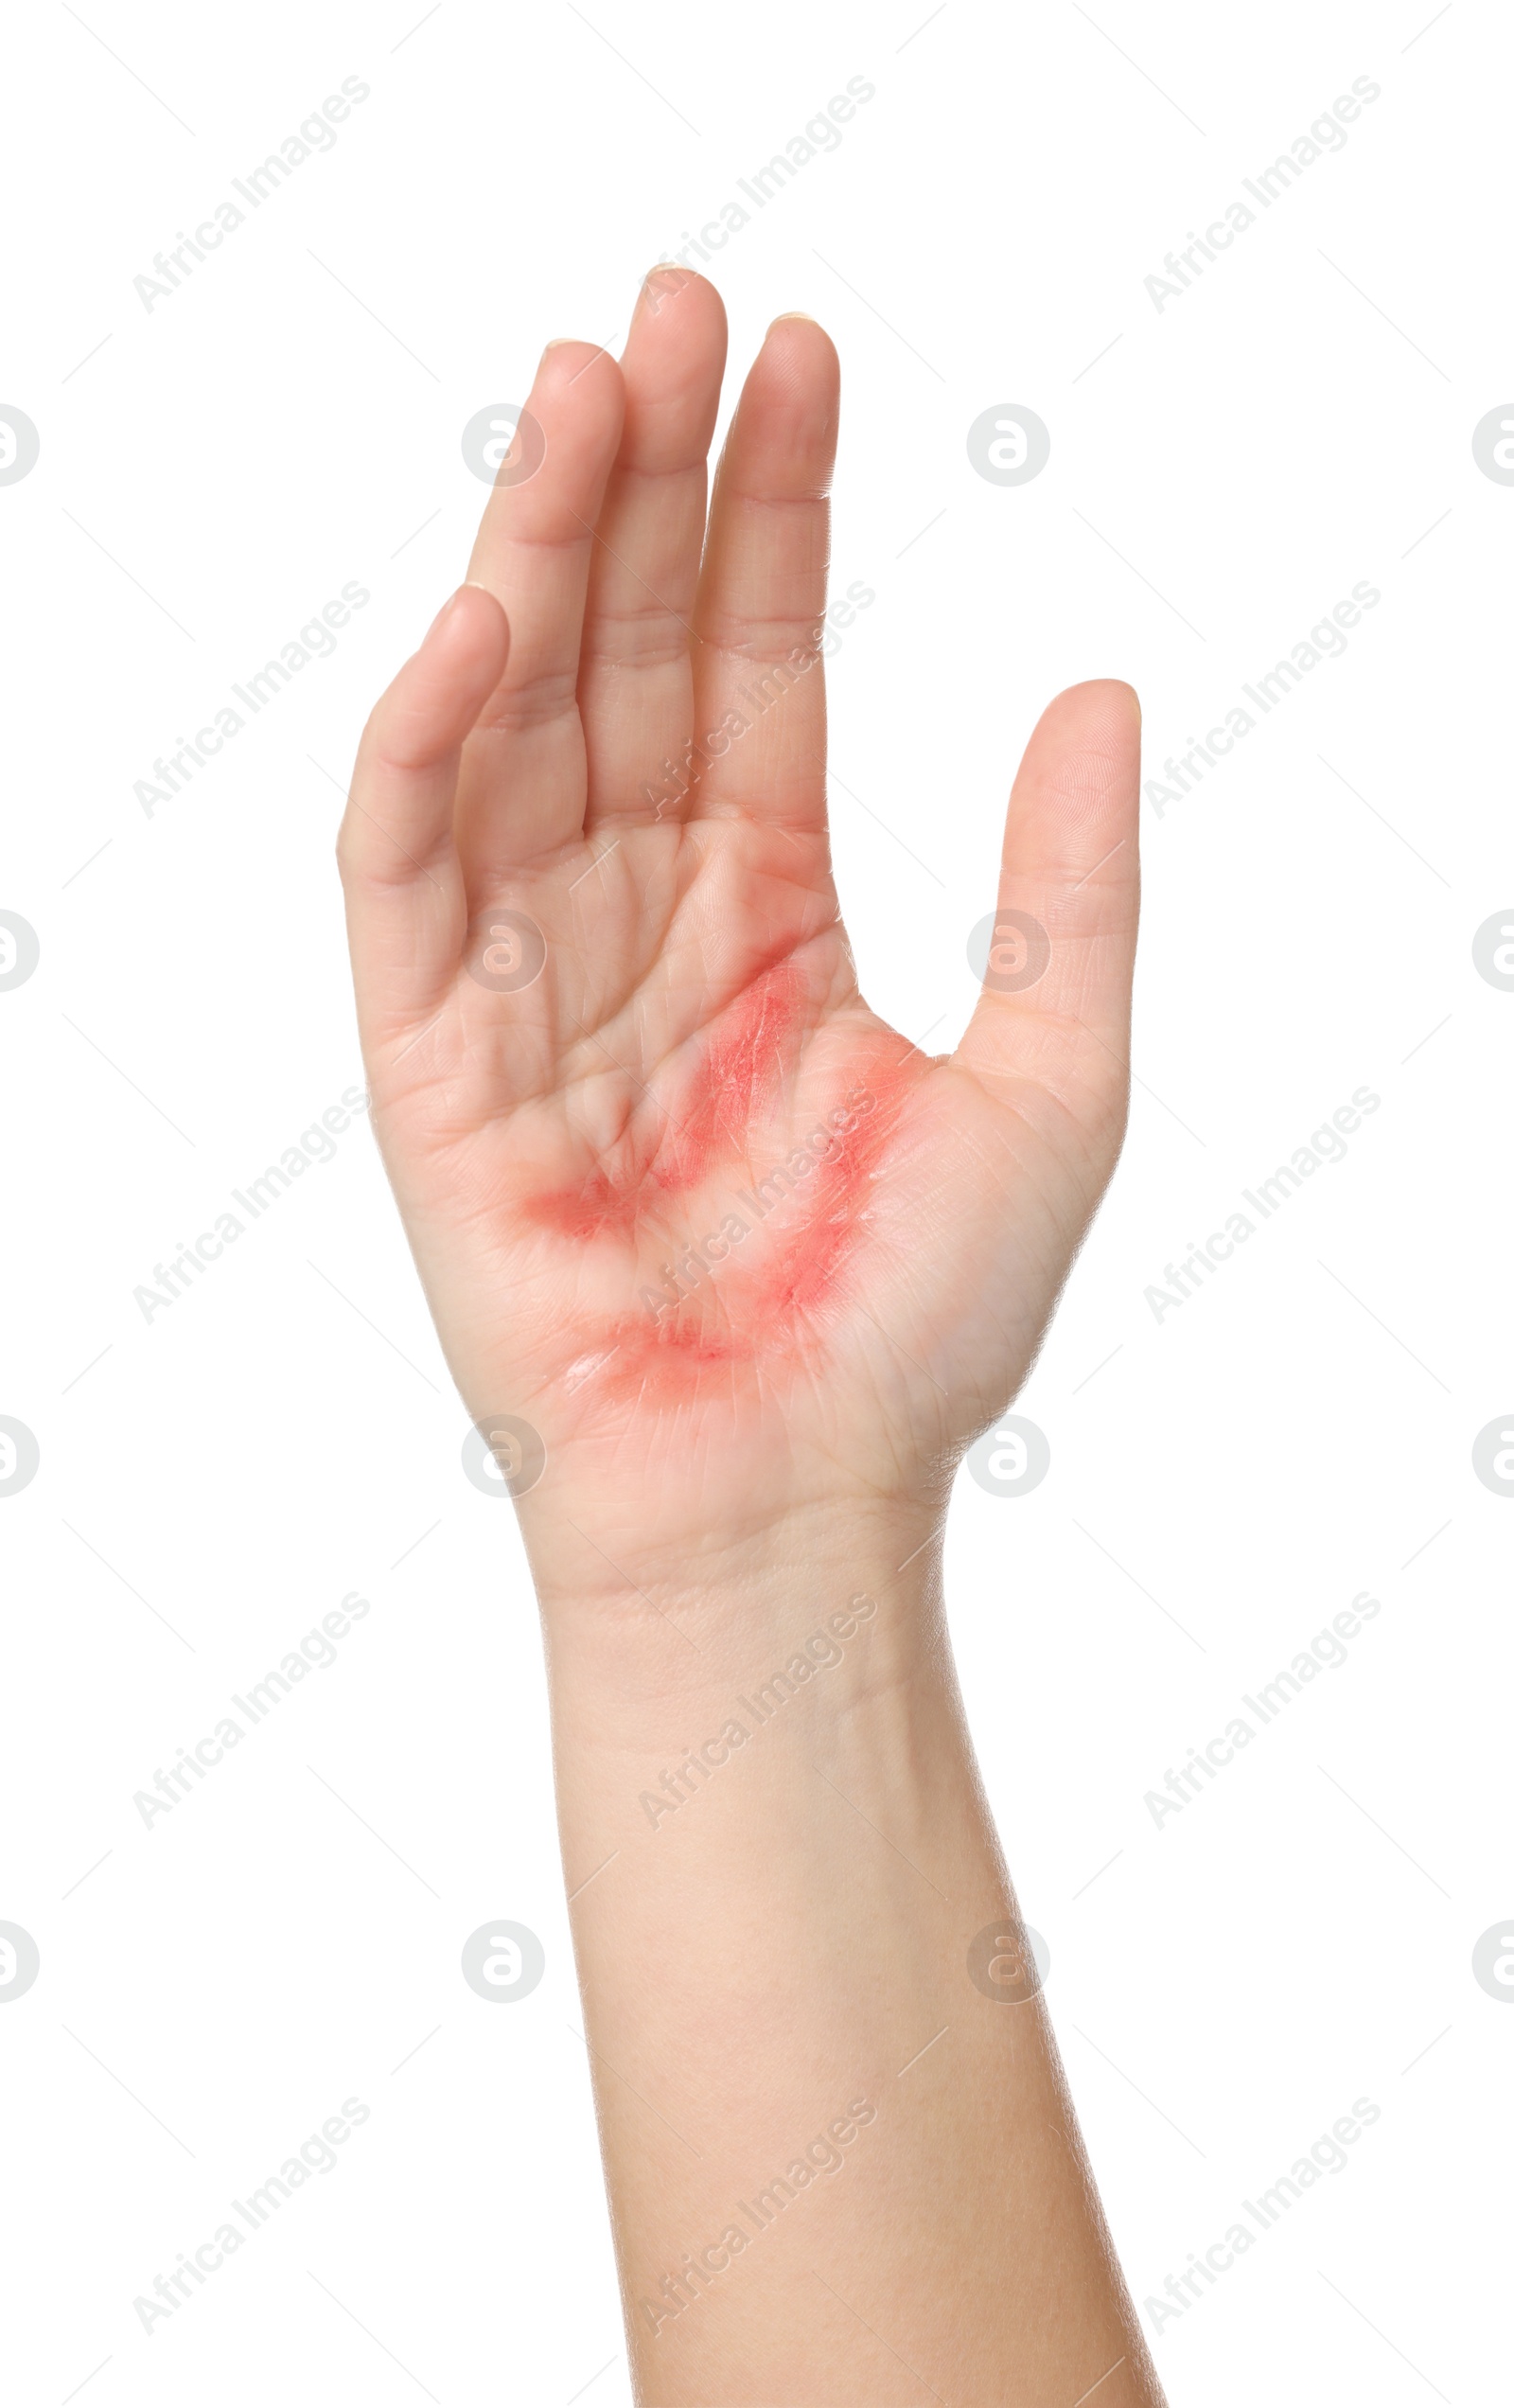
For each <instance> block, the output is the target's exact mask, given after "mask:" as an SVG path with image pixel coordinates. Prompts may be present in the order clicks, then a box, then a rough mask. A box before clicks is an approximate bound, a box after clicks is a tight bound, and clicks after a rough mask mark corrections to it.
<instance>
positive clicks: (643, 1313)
mask: <svg viewBox="0 0 1514 2408" xmlns="http://www.w3.org/2000/svg"><path fill="white" fill-rule="evenodd" d="M724 356H725V318H724V311H723V310H722V308H721V304H720V301H719V298H718V296H717V295H716V293H715V292H714V291H713V288H712V287H711V286H710V285H708V284H706V283H705V282H704V281H703V279H702V278H700V277H698V276H696V275H691V274H683V273H682V272H680V271H654V274H653V275H652V277H650V278H649V279H648V282H647V285H646V286H645V287H644V288H643V294H642V297H641V300H640V302H639V304H638V309H637V313H636V317H635V319H634V322H633V324H632V327H631V330H630V334H629V336H628V339H627V342H626V345H625V356H624V358H623V360H622V361H621V362H620V363H619V364H617V363H615V362H614V361H613V360H611V359H610V358H609V357H608V356H607V354H605V353H604V352H602V351H599V350H597V349H596V348H595V347H594V346H593V345H589V344H582V343H563V344H556V345H550V346H549V348H548V350H547V352H546V354H545V355H544V357H543V359H542V362H541V365H540V368H539V370H538V372H537V380H536V382H535V385H534V386H533V389H532V392H531V396H530V399H529V402H528V405H527V407H528V410H529V412H530V416H531V418H532V419H534V420H535V422H536V424H537V427H538V428H539V429H540V431H541V434H542V436H543V437H544V441H545V449H544V452H543V455H542V457H541V460H540V465H539V466H538V467H537V468H536V469H535V471H534V472H533V473H530V474H528V475H526V476H524V477H523V478H522V479H521V481H519V482H515V483H510V482H502V483H501V484H499V485H498V486H497V487H496V488H495V490H494V492H493V493H492V495H491V497H490V500H489V503H488V505H487V507H486V509H485V512H484V521H483V524H482V527H481V529H480V533H479V538H478V541H477V544H476V546H475V549H474V553H473V558H472V560H471V563H470V566H469V570H468V577H469V582H468V583H467V584H466V585H465V586H464V587H463V588H462V589H461V590H460V591H459V592H458V593H456V594H455V595H454V596H453V597H452V599H451V601H450V602H449V604H448V605H447V606H446V608H445V609H444V610H443V611H442V613H441V615H440V616H439V618H438V619H437V620H436V622H435V624H434V625H433V626H432V628H431V631H430V633H429V634H428V635H427V637H426V639H425V641H424V642H423V644H422V645H421V646H420V649H419V650H418V651H417V652H416V653H415V655H414V658H413V659H412V660H410V661H409V662H407V664H405V666H404V667H403V668H402V669H401V670H400V672H399V675H398V676H397V677H396V680H395V682H394V683H393V685H391V687H390V688H389V690H388V692H387V693H386V694H385V695H384V696H383V698H382V699H381V700H380V701H379V703H378V707H377V709H376V710H375V712H374V714H373V717H372V718H371V719H370V721H369V723H368V726H367V729H366V731H365V733H364V735H363V738H362V743H361V751H360V754H359V759H358V765H357V770H356V772H355V775H354V779H353V785H352V795H351V803H350V806H349V808H348V812H347V816H346V819H345V821H344V823H343V832H342V840H341V845H340V858H341V863H342V870H343V881H344V884H345V889H346V898H347V913H348V925H349V931H350V937H351V946H352V957H353V965H354V974H355V978H356V983H357V994H358V1005H359V1015H360V1021H361V1035H362V1043H363V1052H364V1056H365V1059H366V1062H367V1068H368V1078H369V1084H370V1089H371V1092H372V1097H373V1110H374V1119H375V1124H376V1128H377V1131H378V1139H379V1142H380V1145H381V1147H382V1150H383V1153H384V1157H385V1160H386V1162H387V1164H388V1168H389V1172H390V1176H391V1177H392V1179H393V1182H394V1185H395V1189H396V1194H397V1195H398V1198H399V1203H400V1208H401V1211H402V1213H403V1214H404V1216H405V1221H406V1226H407V1228H408V1230H409V1233H410V1237H411V1242H412V1245H413V1247H414V1251H415V1256H416V1260H417V1262H418V1264H419V1266H420V1271H421V1275H422V1278H423V1280H424V1282H425V1284H426V1289H427V1293H428V1296H429V1298H430V1300H431V1308H432V1310H433V1312H434V1314H435V1318H436V1322H437V1327H438V1329H439V1331H440V1334H441V1337H442V1342H443V1345H444V1347H445V1348H446V1351H447V1355H448V1358H449V1363H450V1365H451V1368H452V1371H453V1373H454V1375H455V1377H456V1379H457V1383H458V1386H459V1388H460V1390H461V1391H462V1393H463V1396H464V1398H465V1400H466V1401H467V1408H468V1411H469V1413H470V1414H472V1415H475V1416H491V1415H498V1414H509V1415H512V1416H515V1417H518V1418H519V1419H521V1420H524V1421H525V1422H527V1423H529V1424H530V1425H532V1426H533V1427H534V1428H535V1429H536V1430H537V1431H538V1432H539V1434H540V1437H541V1439H542V1440H543V1442H544V1443H545V1447H546V1452H547V1469H546V1472H545V1474H544V1476H543V1478H542V1480H541V1482H540V1483H539V1485H538V1486H537V1488H536V1489H535V1490H534V1491H533V1492H532V1495H531V1496H529V1497H528V1498H526V1499H525V1500H524V1504H523V1513H524V1516H525V1520H526V1525H527V1533H528V1538H530V1539H531V1542H532V1545H533V1549H534V1550H537V1551H539V1550H542V1549H549V1548H550V1545H551V1544H552V1541H551V1538H550V1534H549V1515H550V1513H551V1505H550V1500H551V1499H554V1498H555V1500H556V1501H557V1505H558V1508H559V1510H560V1511H561V1510H567V1509H568V1508H569V1507H570V1506H571V1509H572V1512H573V1513H575V1514H579V1518H580V1520H581V1519H582V1518H583V1514H584V1513H586V1512H587V1513H589V1514H591V1516H592V1522H593V1531H594V1532H595V1541H594V1557H597V1558H598V1559H599V1560H598V1561H597V1563H596V1561H595V1560H594V1557H585V1556H584V1555H583V1553H582V1550H580V1556H579V1559H578V1562H577V1566H576V1568H575V1577H576V1578H579V1579H582V1578H583V1577H584V1575H585V1571H586V1569H587V1571H588V1574H589V1576H590V1577H593V1576H594V1574H595V1573H596V1572H597V1573H598V1574H599V1575H602V1576H603V1581H604V1585H605V1587H606V1590H607V1592H608V1591H609V1590H610V1589H617V1590H619V1591H620V1592H621V1593H624V1589H625V1581H624V1580H622V1579H620V1578H618V1577H617V1575H616V1572H615V1571H614V1570H613V1569H612V1567H611V1565H610V1561H609V1558H611V1557H612V1558H613V1562H614V1566H615V1567H625V1565H626V1564H627V1563H629V1562H630V1560H631V1558H632V1557H633V1556H634V1565H633V1566H632V1570H633V1572H634V1577H635V1580H636V1582H637V1584H638V1585H643V1586H646V1585H653V1584H655V1583H656V1581H657V1580H658V1579H659V1578H660V1576H661V1572H660V1567H662V1566H664V1565H667V1566H669V1567H671V1566H672V1565H673V1564H674V1563H675V1562H678V1563H680V1564H681V1563H685V1562H687V1561H688V1560H689V1558H690V1556H691V1552H692V1553H693V1554H695V1555H697V1554H698V1553H699V1551H700V1550H701V1549H704V1550H705V1551H706V1554H707V1555H708V1549H709V1548H710V1546H711V1545H712V1544H713V1541H712V1537H711V1534H712V1533H718V1534H719V1541H718V1543H719V1545H720V1546H721V1547H731V1548H739V1547H740V1546H741V1545H742V1544H743V1543H744V1542H745V1540H746V1539H747V1538H748V1536H750V1537H751V1538H752V1539H754V1540H755V1539H756V1538H757V1536H758V1535H759V1534H760V1533H763V1532H771V1531H772V1530H773V1529H774V1528H775V1527H778V1526H789V1527H791V1528H792V1529H793V1530H794V1531H795V1532H801V1531H802V1530H803V1529H804V1527H805V1525H806V1521H807V1518H808V1517H809V1516H810V1515H811V1514H813V1513H814V1512H816V1511H820V1510H826V1509H829V1508H830V1507H831V1506H833V1505H835V1504H836V1503H838V1502H839V1503H842V1504H844V1505H845V1506H846V1507H848V1508H849V1509H850V1510H853V1511H854V1509H855V1508H856V1507H857V1506H858V1505H861V1506H864V1507H871V1506H874V1505H878V1506H882V1507H883V1508H885V1509H888V1510H890V1511H899V1512H902V1514H903V1515H904V1516H905V1517H906V1518H907V1517H908V1516H910V1515H915V1516H919V1517H922V1518H923V1520H928V1519H929V1518H930V1517H932V1516H934V1515H936V1514H939V1512H940V1509H941V1507H942V1502H943V1499H944V1494H945V1489H946V1487H947V1485H948V1484H949V1480H950V1476H951V1471H952V1469H953V1467H954V1465H955V1462H956V1461H957V1459H958V1457H959V1453H960V1451H961V1449H962V1448H963V1446H964V1445H965V1444H966V1443H968V1442H969V1441H970V1440H971V1439H972V1438H973V1436H974V1435H975V1434H976V1433H977V1431H979V1430H980V1429H982V1428H983V1427H984V1426H985V1425H987V1423H988V1422H989V1420H990V1419H991V1418H992V1416H993V1415H995V1413H997V1412H999V1411H1001V1410H1002V1409H1003V1408H1004V1406H1005V1404H1006V1403H1007V1401H1008V1400H1009V1398H1010V1397H1011V1395H1012V1393H1013V1391H1014V1390H1015V1388H1016V1387H1017V1386H1018V1385H1019V1383H1020V1381H1021V1380H1022V1379H1023V1378H1024V1376H1025V1373H1026V1371H1027V1369H1028V1367H1029V1365H1030V1361H1031V1359H1032V1357H1033V1355H1034V1353H1035V1350H1036V1347H1037V1345H1038V1343H1039V1341H1040V1338H1041V1336H1042V1333H1043V1331H1044V1329H1045V1326H1046V1323H1047V1318H1048V1316H1049V1313H1050V1311H1051V1307H1052V1304H1053V1302H1054V1301H1055V1298H1056V1295H1057V1292H1058V1289H1059V1287H1060V1286H1061V1284H1062V1282H1063V1280H1064V1278H1065V1274H1066V1271H1067V1267H1068V1265H1069V1263H1070V1262H1071V1259H1072V1256H1073V1253H1074V1251H1075V1249H1076V1248H1077V1246H1078V1244H1079V1241H1080V1239H1081V1237H1082V1235H1083V1231H1084V1229H1085V1227H1086V1225H1087V1222H1088V1219H1089V1216H1090V1214H1091V1213H1092V1212H1093V1210H1094V1207H1095V1205H1096V1204H1097V1202H1098V1200H1099V1197H1100V1194H1101V1193H1102V1190H1103V1188H1104V1185H1105V1183H1106V1181H1107V1179H1108V1177H1109V1174H1110V1171H1111V1168H1112V1166H1113V1163H1114V1160H1115V1156H1116V1153H1117V1151H1118V1144H1119V1139H1120V1134H1121V1130H1122V1126H1123V1117H1124V1103H1125V1093H1126V1081H1127V1071H1126V1060H1127V1045H1128V1031H1129V1001H1130V983H1131V971H1132V964H1133V957H1134V949H1135V936H1136V900H1137V872H1136V804H1137V794H1138V784H1137V778H1138V747H1139V712H1138V707H1137V705H1136V698H1135V696H1134V694H1133V693H1132V692H1131V690H1130V688H1129V687H1128V686H1125V685H1121V684H1118V683H1114V682H1096V683H1091V684H1086V685H1081V686H1075V687H1073V688H1072V689H1070V691H1068V692H1067V693H1065V694H1063V695H1062V696H1060V697H1059V698H1058V699H1057V700H1056V701H1055V702H1053V703H1052V704H1051V706H1050V707H1049V709H1048V710H1047V713H1046V714H1045V716H1044V717H1043V718H1042V719H1041V722H1040V724H1039V726H1038V727H1037V728H1036V730H1035V733H1034V734H1033V735H1032V736H1031V739H1030V745H1029V747H1028V749H1027V752H1026V755H1025V759H1024V761H1023V763H1022V765H1021V768H1020V772H1019V775H1018V778H1017V779H1016V782H1015V785H1014V789H1013V794H1012V801H1011V806H1010V812H1009V822H1008V831H1007V835H1006V839H1005V845H1004V855H1003V867H1002V874H1001V877H1000V882H999V893H998V903H999V908H1000V909H1001V910H1009V911H1012V912H1017V913H1020V914H1029V915H1030V919H1031V920H1033V921H1034V922H1036V923H1038V924H1039V927H1040V928H1041V929H1042V930H1044V931H1045V933H1046V938H1047V941H1048V945H1049V953H1048V957H1047V963H1046V967H1045V970H1044V972H1043V974H1042V975H1041V976H1040V977H1039V979H1037V980H1036V981H1035V983H1031V984H1029V985H1025V986H1022V987H1020V988H1018V990H1017V991H1009V992H1005V991H996V990H993V989H990V988H987V987H986V988H985V991H984V992H983V994H982V996H981V999H980V1000H979V1002H978V1005H977V1010H976V1011H975V1013H974V1015H973V1018H972V1020H971V1022H970V1024H969V1026H968V1029H967V1031H966V1034H965V1036H963V1038H962V1041H961V1043H960V1044H959V1047H958V1048H957V1051H956V1052H955V1054H950V1055H947V1056H943V1057H939V1058H929V1057H927V1056H926V1055H925V1054H923V1053H922V1052H921V1051H920V1050H919V1048H918V1047H917V1046H915V1045H912V1044H911V1043H910V1041H909V1040H908V1038H907V1036H901V1035H899V1034H898V1033H897V1032H895V1031H894V1030H892V1029H890V1028H889V1027H888V1025H887V1024H886V1023H885V1022H884V1021H882V1020H881V1019H880V1018H878V1017H877V1015H876V1014H875V1013H873V1012H872V1011H871V1010H870V1009H869V1008H868V1006H867V1004H866V1003H865V1002H864V1001H863V1000H862V997H861V995H860V994H859V993H858V990H857V983H856V973H855V968H854V963H853V958H852V953H851V950H850V947H849V946H848V944H847V940H846V936H845V934H844V932H843V930H842V927H841V923H840V919H839V916H838V910H837V903H836V891H835V887H834V885H833V883H832V876H831V866H830V855H829V847H828V841H827V834H826V811H825V718H824V697H823V676H824V672H823V669H822V667H821V666H820V665H819V637H820V630H821V616H822V612H823V610H824V604H825V595H824V586H825V564H826V546H827V524H828V512H827V505H826V501H825V493H826V489H827V485H828V481H829V478H830V474H831V469H832V464H833V459H834V454H835V446H836V416H837V387H838V372H837V364H836V354H835V351H834V349H833V347H832V345H831V343H830V341H829V339H828V338H827V336H826V335H825V334H824V333H823V332H822V331H821V329H820V328H819V326H817V325H816V324H815V323H814V322H813V321H812V320H809V319H805V318H781V319H779V320H778V321H777V322H776V323H775V325H774V326H773V327H772V328H769V330H768V334H767V337H766V342H765V343H764V345H763V348H762V350H761V352H760V353H759V355H758V358H757V360H756V363H755V364H754V365H753V367H752V370H751V373H750V375H749V376H748V380H747V383H746V386H745V388H744V391H743V394H742V398H741V403H740V407H739V409H738V411H737V414H736V416H735V419H734V421H733V423H732V426H731V434H730V437H729V440H728V442H727V445H726V449H725V452H724V455H723V458H722V461H721V464H720V469H719V473H718V477H717V479H716V484H715V489H714V496H713V506H712V507H711V511H710V519H709V528H708V534H707V533H706V527H705V502H706V455H707V452H708V449H709V444H710V439H711V435H712V433H713V424H714V418H715V411H716V404H717V399H718V395H719V388H720V379H721V372H722V367H723V363H724ZM518 441H519V438H518ZM514 456H515V455H514V454H512V461H513V460H514ZM519 465H520V466H521V467H529V465H530V462H529V458H524V457H523V458H522V459H521V460H520V462H519ZM507 473H508V470H507ZM701 547H702V557H701ZM953 707H955V705H954V702H953V701H952V699H949V698H948V696H947V695H945V694H943V695H942V697H941V699H940V700H939V702H938V704H937V707H936V713H935V717H936V721H937V726H938V728H939V731H940V741H939V747H938V749H939V752H940V753H941V756H942V762H943V769H942V780H941V783H942V788H943V789H944V794H945V796H946V797H947V798H949V796H950V792H951V785H950V768H949V759H950V752H951V740H952V732H951V724H950V713H951V710H952V709H953ZM669 765H672V769H673V770H674V771H675V772H677V773H676V774H671V775H670V773H669ZM931 807H932V808H933V809H937V808H941V807H942V798H940V797H938V796H933V797H932V798H931ZM945 807H948V808H949V807H950V804H949V800H947V801H946V804H945ZM985 901H986V897H985ZM1032 943H1033V940H1032ZM1010 944H1011V947H1012V952H1011V957H1010V958H1011V962H1012V964H1013V963H1016V962H1018V961H1020V960H1023V959H1024V947H1023V945H1020V944H1019V943H1018V940H1016V939H1015V938H1014V937H1013V936H1012V935H1011V938H1010ZM1016 947H1017V949H1015V948H1016ZM1030 967H1031V968H1032V969H1033V967H1034V958H1032V959H1031V961H1030ZM522 980H525V981H526V982H527V983H520V982H521V981H522ZM581 1509H582V1510H581ZM611 1532H613V1533H614V1536H613V1537H611V1536H610V1535H609V1533H611ZM533 1533H535V1534H533ZM604 1550H608V1553H607V1554H606V1553H605V1551H604ZM626 1576H627V1577H630V1576H631V1575H630V1574H627V1575H626Z"/></svg>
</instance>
